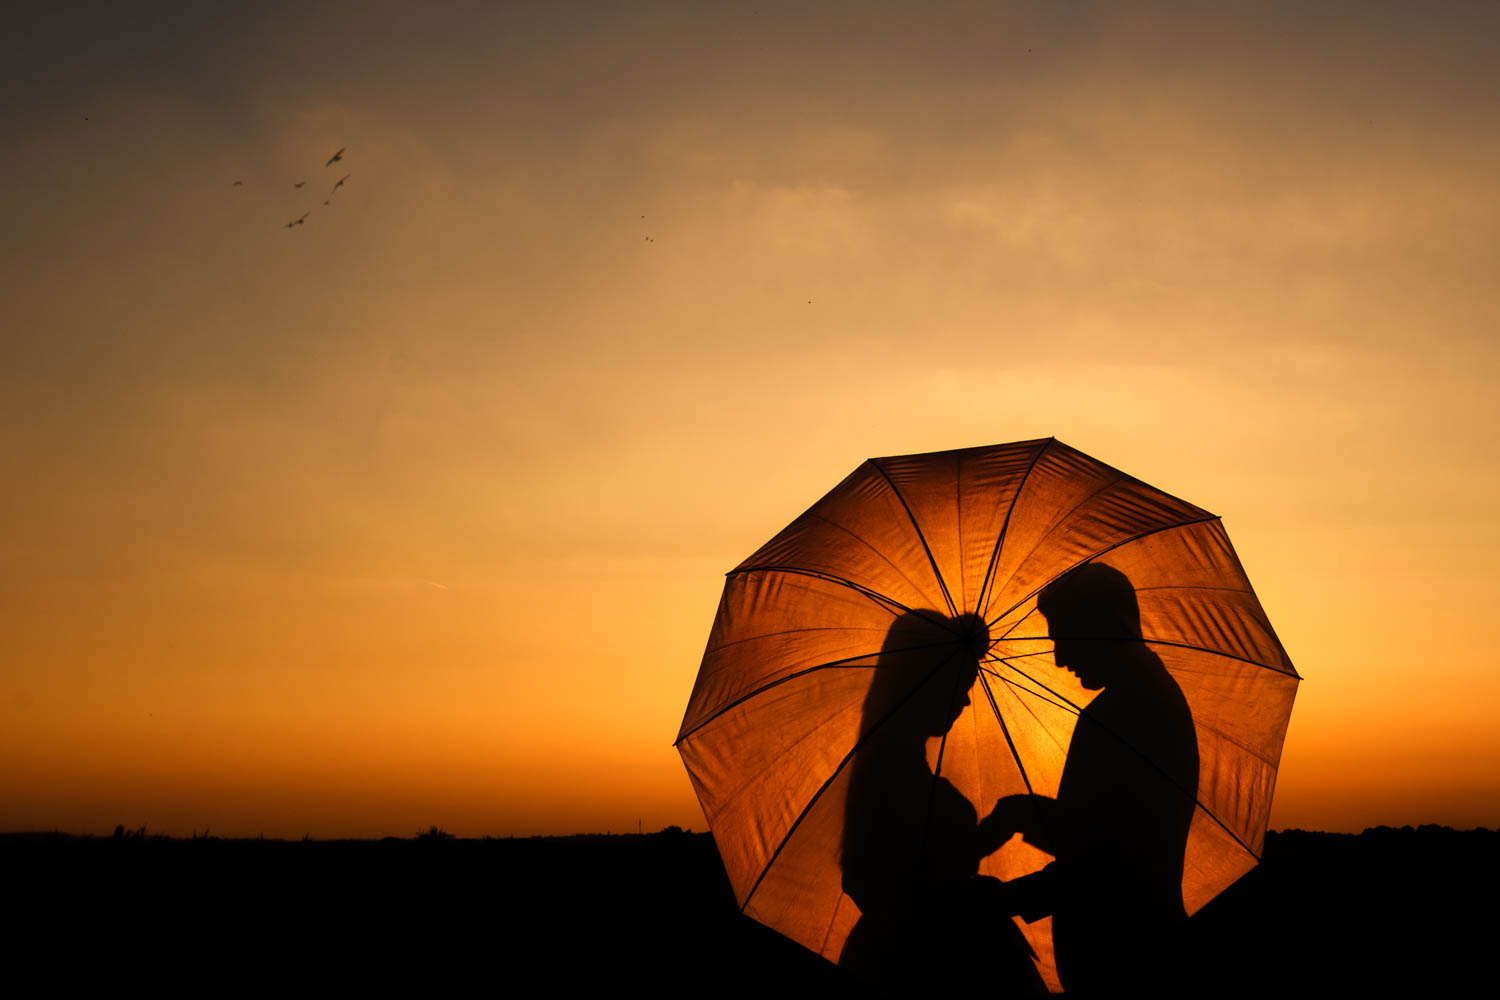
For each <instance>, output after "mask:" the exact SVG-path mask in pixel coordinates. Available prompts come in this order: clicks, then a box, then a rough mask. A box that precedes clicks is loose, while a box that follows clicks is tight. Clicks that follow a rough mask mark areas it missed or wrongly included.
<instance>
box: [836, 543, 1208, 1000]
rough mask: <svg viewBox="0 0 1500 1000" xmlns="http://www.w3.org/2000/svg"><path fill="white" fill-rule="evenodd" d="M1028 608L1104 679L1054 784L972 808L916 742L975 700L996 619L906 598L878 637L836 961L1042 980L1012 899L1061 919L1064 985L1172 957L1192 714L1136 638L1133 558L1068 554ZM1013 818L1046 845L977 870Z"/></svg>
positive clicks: (943, 985)
mask: <svg viewBox="0 0 1500 1000" xmlns="http://www.w3.org/2000/svg"><path fill="white" fill-rule="evenodd" d="M1038 609H1039V610H1040V611H1041V613H1042V615H1043V616H1044V617H1045V618H1046V620H1047V625H1048V631H1049V633H1050V635H1051V636H1052V638H1053V641H1054V653H1053V656H1054V659H1055V662H1056V665H1057V666H1058V667H1059V668H1062V669H1067V670H1069V671H1071V672H1072V673H1073V674H1075V675H1076V676H1077V677H1078V680H1079V683H1080V684H1081V685H1082V686H1083V687H1084V688H1086V689H1089V690H1097V691H1100V693H1099V694H1098V695H1097V696H1096V697H1095V698H1094V700H1093V701H1091V702H1090V703H1089V705H1088V706H1087V707H1086V708H1084V710H1083V711H1082V713H1081V714H1080V715H1079V717H1078V721H1077V724H1076V726H1075V728H1074V730H1073V737H1072V742H1071V743H1070V745H1069V748H1068V757H1067V761H1066V763H1065V765H1064V767H1063V773H1062V777H1061V781H1060V783H1059V785H1058V792H1057V798H1056V799H1052V798H1047V797H1046V796H1041V795H1011V796H1007V797H1005V798H1002V799H1000V801H999V802H998V803H997V804H996V805H995V807H994V810H993V811H992V812H991V813H990V814H989V815H988V816H986V817H985V818H984V819H983V820H982V821H981V820H980V819H979V816H978V813H977V811H976V809H975V807H974V806H973V804H971V803H970V802H969V800H968V799H967V798H965V797H964V795H963V794H962V793H960V792H959V791H958V789H957V788H955V787H954V786H953V785H952V784H951V783H950V782H949V781H947V780H946V779H945V778H942V777H939V776H937V775H935V774H934V772H933V769H932V767H930V766H929V765H928V759H927V741H928V739H929V738H931V737H942V736H944V735H945V734H946V733H947V732H948V730H949V729H950V728H951V727H952V725H953V723H954V722H955V721H956V720H957V719H958V718H959V716H960V715H961V714H962V713H963V710H964V708H965V707H966V706H967V705H968V704H969V702H970V689H971V688H972V687H973V685H974V682H975V679H976V677H977V673H978V664H979V659H980V657H981V656H982V655H983V654H984V652H985V650H987V649H988V647H989V641H990V639H989V631H988V628H987V626H986V625H985V623H984V621H983V620H982V619H981V618H980V617H978V616H976V615H964V616H961V617H958V618H947V617H944V616H942V615H938V614H936V613H908V614H905V615H902V616H901V617H900V618H898V619H897V620H896V621H895V623H894V624H893V625H892V627H891V629H890V631H889V633H888V634H887V636H886V640H885V643H884V646H883V648H882V651H881V654H880V658H879V660H878V662H877V664H876V667H875V674H874V677H873V678H872V679H871V685H870V689H869V692H868V694H867V696H866V698H865V703H864V710H863V716H862V719H861V726H860V739H861V745H860V748H859V750H858V751H857V753H856V754H855V757H854V760H853V763H852V766H851V773H850V779H849V790H848V796H847V799H846V805H845V814H844V837H843V857H842V863H843V886H844V892H845V893H846V894H848V896H849V897H850V898H851V899H853V900H854V902H855V904H856V905H857V906H858V907H859V909H860V914H861V916H860V919H859V922H858V923H857V924H855V926H854V928H853V930H852V931H851V932H850V934H849V937H848V940H847V942H846V944H845V946H844V950H843V953H842V955H841V956H840V959H839V964H840V965H841V966H844V967H846V968H848V969H849V970H850V971H851V972H854V973H856V974H858V975H860V976H861V978H863V979H865V980H866V981H867V982H870V983H873V984H875V985H876V986H877V987H879V988H881V989H883V990H885V991H886V992H888V993H890V994H893V995H897V996H919V997H921V996H940V995H944V994H948V993H952V992H954V991H956V990H960V989H979V990H983V991H984V994H985V995H1003V994H1005V993H1037V992H1043V991H1044V990H1045V985H1044V983H1043V981H1042V979H1041V977H1040V975H1039V974H1038V973H1037V970H1036V966H1035V964H1034V963H1033V962H1032V960H1031V958H1032V954H1031V949H1030V947H1029V945H1028V944H1027V942H1026V939H1025V937H1024V935H1023V934H1022V933H1021V931H1020V928H1019V927H1018V926H1017V925H1016V924H1015V922H1014V921H1013V920H1012V919H1011V918H1012V916H1013V915H1015V916H1020V917H1021V918H1022V919H1023V920H1025V921H1027V922H1031V921H1034V920H1037V919H1040V918H1041V917H1044V916H1047V915H1049V914H1050V915H1051V916H1052V938H1053V949H1054V954H1055V957H1056V962H1057V971H1058V976H1059V978H1060V979H1061V981H1062V985H1063V988H1064V989H1065V990H1067V991H1069V992H1080V991H1082V992H1088V991H1092V990H1097V989H1101V988H1104V987H1115V986H1119V985H1121V984H1123V983H1126V982H1132V981H1136V982H1142V979H1143V977H1144V976H1145V975H1146V974H1148V973H1149V974H1152V975H1154V976H1159V975H1161V974H1163V973H1165V972H1169V971H1170V968H1169V967H1168V966H1166V965H1164V964H1163V963H1170V962H1171V958H1170V950H1171V948H1172V945H1173V942H1174V940H1175V939H1176V938H1177V937H1178V935H1179V934H1180V931H1181V930H1182V927H1183V925H1184V924H1185V923H1186V921H1187V915H1186V912H1185V910H1184V909H1183V905H1182V867H1183V854H1184V851H1185V848H1186V845H1187V837H1188V828H1189V826H1190V825H1191V823H1192V817H1193V808H1194V801H1195V796H1196V793H1197V787H1198V751H1197V740H1196V738H1195V734H1194V730H1193V721H1192V714H1191V712H1190V710H1189V708H1188V705H1187V701H1186V699H1185V698H1184V697H1183V695H1182V691H1181V690H1180V689H1179V688H1178V686H1177V683H1176V682H1175V681H1174V680H1173V679H1172V677H1171V675H1170V674H1168V673H1167V670H1166V668H1165V667H1164V666H1163V665H1162V662H1161V660H1160V659H1159V658H1158V657H1157V656H1156V654H1155V653H1153V652H1152V651H1151V650H1150V649H1149V648H1148V647H1147V646H1146V645H1145V643H1144V642H1142V640H1141V629H1140V613H1139V610H1138V608H1137V603H1136V597H1135V590H1134V588H1133V587H1131V585H1130V581H1129V580H1128V579H1127V578H1126V577H1125V575H1124V574H1122V573H1120V572H1119V571H1117V570H1114V569H1111V568H1109V567H1106V566H1101V565H1092V564H1091V565H1087V566H1084V567H1081V568H1079V569H1076V570H1074V571H1072V572H1071V573H1069V574H1067V575H1066V576H1064V577H1062V578H1060V579H1059V580H1057V581H1056V582H1054V583H1053V584H1052V585H1050V586H1049V587H1047V588H1046V589H1045V590H1044V591H1043V592H1042V593H1041V595H1040V596H1039V598H1038ZM1038 679H1039V680H1042V681H1044V682H1045V678H1038ZM1100 689H1102V690H1100ZM1022 697H1029V696H1025V695H1023V696H1022ZM938 768H939V770H941V761H939V763H938ZM1017 833H1019V834H1021V836H1022V837H1023V838H1024V839H1025V840H1026V841H1027V842H1028V843H1030V844H1032V845H1034V846H1036V847H1038V848H1040V849H1041V850H1043V851H1046V852H1047V853H1048V854H1050V855H1052V856H1053V857H1054V858H1055V859H1056V860H1054V861H1053V862H1051V863H1050V864H1048V865H1047V866H1046V867H1045V868H1043V869H1042V870H1041V871H1039V872H1036V873H1034V874H1031V875H1027V876H1024V877H1021V878H1017V879H1012V880H1010V881H1007V882H1002V881H1000V880H998V879H994V878H989V877H986V876H981V875H979V874H978V872H979V865H980V862H981V861H982V860H983V859H984V858H985V857H986V856H988V855H989V854H991V853H993V852H995V851H996V850H998V849H999V848H1000V847H1001V846H1002V845H1003V844H1004V843H1005V842H1006V841H1008V840H1009V839H1010V838H1011V837H1012V836H1013V835H1015V834H1017ZM1142 985H1149V983H1145V982H1142Z"/></svg>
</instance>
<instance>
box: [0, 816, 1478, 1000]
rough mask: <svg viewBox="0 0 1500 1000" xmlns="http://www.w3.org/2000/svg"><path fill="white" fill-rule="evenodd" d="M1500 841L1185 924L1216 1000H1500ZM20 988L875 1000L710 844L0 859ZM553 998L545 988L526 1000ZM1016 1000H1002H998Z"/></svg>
mask: <svg viewBox="0 0 1500 1000" xmlns="http://www.w3.org/2000/svg"><path fill="white" fill-rule="evenodd" d="M1497 858H1500V833H1497V832H1492V831H1487V830H1475V831H1468V832H1461V831H1455V830H1450V829H1447V828H1443V827H1426V826H1424V827H1421V828H1418V829H1412V828H1410V827H1405V828H1402V829H1389V828H1383V827H1382V828H1377V829H1374V830H1367V831H1365V832H1364V833H1363V834H1360V835H1349V834H1327V833H1305V832H1302V831H1295V830H1294V831H1288V832H1282V833H1275V832H1273V833H1271V834H1270V835H1268V837H1267V839H1266V851H1265V861H1264V863H1263V864H1261V865H1260V866H1259V867H1257V868H1256V869H1255V870H1254V871H1252V872H1251V873H1250V874H1248V875H1246V876H1245V877H1244V878H1243V879H1241V880H1240V881H1239V882H1237V883H1236V884H1235V885H1233V886H1231V887H1230V888H1229V889H1228V890H1227V891H1226V892H1225V893H1223V894H1222V895H1221V896H1219V897H1218V898H1217V899H1216V900H1214V901H1213V902H1212V903H1210V904H1209V905H1208V906H1207V907H1205V908H1204V909H1203V910H1202V911H1200V912H1199V913H1198V914H1197V915H1196V916H1194V917H1193V918H1192V919H1191V920H1190V921H1189V922H1188V938H1189V942H1190V945H1191V946H1190V948H1189V949H1188V954H1187V955H1186V956H1185V958H1184V963H1185V964H1184V965H1183V966H1182V968H1181V970H1180V971H1181V973H1182V976H1181V978H1182V981H1183V989H1184V990H1191V991H1193V992H1194V993H1196V994H1199V995H1222V994H1231V995H1250V994H1261V995H1265V994H1268V993H1270V992H1272V991H1274V992H1276V993H1281V992H1285V991H1294V993H1302V992H1307V991H1333V990H1338V991H1340V993H1342V992H1344V991H1346V990H1349V989H1354V988H1379V989H1380V990H1381V991H1382V993H1385V992H1389V991H1390V990H1392V989H1394V988H1407V989H1420V990H1422V991H1423V992H1425V993H1431V992H1438V991H1449V992H1451V991H1456V990H1458V989H1466V990H1467V989H1471V988H1476V984H1483V983H1488V982H1491V981H1492V980H1493V979H1494V973H1493V971H1492V970H1491V968H1490V961H1491V959H1490V956H1491V954H1492V947H1493V944H1494V942H1495V940H1496V935H1497V931H1500V917H1497V916H1496V912H1495V908H1494V899H1495V896H1496V891H1497V890H1500V864H1497ZM0 866H3V869H0V870H3V872H4V873H5V882H6V893H5V903H6V906H5V911H6V915H7V918H8V922H9V923H11V924H12V927H11V929H10V930H8V931H7V933H6V936H5V939H4V940H5V944H6V948H5V952H6V955H7V959H8V965H9V968H10V972H11V977H12V979H13V980H15V981H21V980H19V979H18V976H19V975H20V974H21V973H22V972H23V971H26V970H32V971H36V972H39V973H40V974H41V975H42V976H43V977H44V978H43V979H41V980H40V982H43V983H46V984H47V986H48V988H49V989H58V988H60V987H63V986H65V985H75V984H82V985H104V984H108V985H109V986H110V987H111V988H113V989H116V990H120V989H124V988H125V987H126V986H127V985H130V984H135V985H139V986H141V987H144V988H147V989H150V990H152V991H153V992H160V991H161V990H162V989H163V988H172V987H178V988H184V987H185V988H191V989H195V990H197V991H199V992H202V993H204V994H205V995H209V994H218V993H222V992H225V991H226V990H228V989H233V988H234V987H236V986H247V987H251V988H254V987H262V988H265V987H269V988H274V989H277V990H286V989H287V988H288V987H293V988H296V989H298V990H306V989H316V988H320V987H322V988H336V989H341V990H348V989H360V988H371V987H376V988H381V989H384V990H389V989H390V988H391V987H392V986H395V985H403V986H407V987H410V986H420V987H422V988H424V989H426V990H428V991H434V990H449V989H458V988H467V987H472V988H476V989H481V990H483V989H494V990H496V991H500V992H507V991H508V992H513V993H514V992H518V991H520V990H522V989H524V990H525V991H526V992H530V993H541V992H550V993H558V994H561V995H569V994H573V993H580V992H594V993H597V994H598V995H624V994H625V993H627V992H629V991H634V990H637V989H640V990H644V991H646V992H647V995H648V996H653V997H656V996H661V997H668V996H670V997H683V996H689V995H692V996H762V997H764V996H771V997H778V998H785V997H796V996H820V997H846V996H859V995H862V991H861V989H860V987H859V986H858V985H857V984H855V983H854V982H853V980H851V979H850V978H849V977H848V976H847V974H846V973H845V972H843V971H842V970H840V969H838V968H836V967H835V966H833V965H831V964H829V963H828V962H825V961H823V960H822V959H819V958H817V957H815V956H813V955H812V954H811V953H809V952H806V951H804V950H803V949H801V948H800V947H798V946H797V945H795V944H793V943H791V942H790V941H788V940H786V939H785V938H782V937H780V936H779V935H777V934H775V933H774V932H772V931H769V930H767V929H765V928H763V927H761V926H759V925H758V924H755V923H754V922H752V921H750V920H748V919H746V918H743V917H741V916H740V915H739V914H738V913H737V911H736V909H735V906H734V901H733V895H732V893H731V891H730V888H729V882H728V879H727V878H726V877H725V874H724V869H723V866H722V865H721V864H720V862H719V859H718V854H717V852H716V851H715V849H714V845H713V841H712V839H711V838H710V837H709V836H708V835H706V834H684V833H675V832H664V833H659V834H650V835H647V836H643V837H642V836H609V837H566V838H537V839H519V840H464V839H446V838H438V837H427V838H422V839H420V840H416V839H413V840H394V839H393V840H383V841H310V842H296V841H273V840H267V841H256V840H217V839H201V838H200V839H198V840H168V839H155V838H152V837H151V836H149V834H148V835H147V836H146V837H144V838H140V839H133V838H122V839H119V840H116V839H112V838H109V837H69V836H64V835H57V834H10V835H3V836H0ZM531 979H535V982H534V984H533V985H523V983H525V982H527V981H528V980H531ZM997 995H998V993H997Z"/></svg>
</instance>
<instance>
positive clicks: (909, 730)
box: [839, 612, 1046, 997]
mask: <svg viewBox="0 0 1500 1000" xmlns="http://www.w3.org/2000/svg"><path fill="white" fill-rule="evenodd" d="M988 645H989V631H988V629H987V627H986V626H985V623H984V620H983V619H982V618H980V617H979V616H977V615H964V616H961V617H959V618H947V617H944V616H942V615H939V614H937V613H936V612H927V613H916V612H908V613H907V614H904V615H902V616H900V617H899V618H897V619H896V621H895V622H894V623H893V624H892V625H891V628H890V631H889V632H888V633H887V634H886V639H885V643H884V645H883V647H882V649H881V653H880V657H879V659H878V660H877V661H876V665H875V674H874V677H873V678H872V679H871V682H870V689H869V692H868V694H867V695H866V697H865V702H864V710H863V715H862V717H861V721H860V744H859V749H858V752H857V753H856V755H855V757H854V760H853V762H852V764H851V771H850V778H849V791H848V797H847V798H846V800H845V808H844V836H843V851H842V866H843V887H844V892H845V893H846V894H847V895H848V896H849V897H850V898H851V899H853V900H854V902H855V904H856V905H857V906H858V907H859V910H860V919H859V922H858V923H856V924H855V925H854V929H853V930H852V931H851V932H850V934H849V937H848V939H847V941H846V942H845V944H844V950H843V952H842V954H841V955H840V957H839V965H840V966H842V967H844V968H846V969H848V970H850V971H851V972H853V973H855V974H856V975H858V976H859V977H860V978H862V979H864V980H865V981H866V982H867V983H868V984H869V985H871V986H874V987H875V988H877V989H879V990H882V991H883V992H885V993H888V994H891V995H895V996H903V997H927V996H939V995H945V994H952V993H955V992H956V991H957V990H961V989H967V988H970V987H979V988H981V989H984V990H985V991H986V992H993V991H995V990H999V991H1001V992H1021V993H1042V992H1045V989H1046V988H1045V985H1044V983H1043V981H1042V979H1041V976H1040V974H1039V973H1038V972H1037V970H1036V966H1035V965H1034V964H1033V963H1032V961H1031V958H1030V954H1031V951H1030V947H1029V946H1028V945H1027V943H1026V940H1025V938H1024V937H1023V936H1022V934H1021V932H1020V930H1019V928H1017V927H1016V925H1015V924H1014V922H1012V921H1011V919H1010V917H1009V913H1010V912H1012V911H1011V909H1010V908H1008V907H1007V906H1006V905H1005V904H1004V903H1002V902H1001V900H1000V899H999V896H1000V894H1001V892H1002V891H1003V890H1002V888H1001V883H1000V882H999V881H998V880H996V879H992V878H987V877H982V876H980V875H979V874H978V872H979V862H980V860H981V859H982V857H983V853H982V848H981V843H980V838H979V832H978V820H979V816H978V813H977V812H976V810H975V808H974V806H973V805H972V804H971V803H970V802H969V800H968V799H967V798H965V797H964V796H963V794H962V793H961V792H959V790H958V789H957V788H955V787H954V786H953V784H952V783H951V782H949V781H947V780H946V779H944V778H942V777H940V776H939V775H938V774H935V773H934V772H933V769H932V768H931V767H929V766H928V763H927V741H928V739H929V738H934V737H943V736H945V735H946V734H947V732H948V730H949V729H950V728H951V727H952V726H953V723H954V722H955V721H957V719H958V717H959V716H960V715H961V714H962V713H963V711H964V709H965V707H967V706H968V704H969V689H970V688H971V687H972V686H973V684H974V680H975V677H976V676H977V674H978V663H979V657H980V656H981V655H983V653H984V651H985V650H986V649H987V648H988ZM938 767H939V769H941V757H939V764H938Z"/></svg>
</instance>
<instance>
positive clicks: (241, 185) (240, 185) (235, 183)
mask: <svg viewBox="0 0 1500 1000" xmlns="http://www.w3.org/2000/svg"><path fill="white" fill-rule="evenodd" d="M244 184H245V182H244V181H235V182H234V183H233V184H231V185H229V186H230V187H243V186H244Z"/></svg>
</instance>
